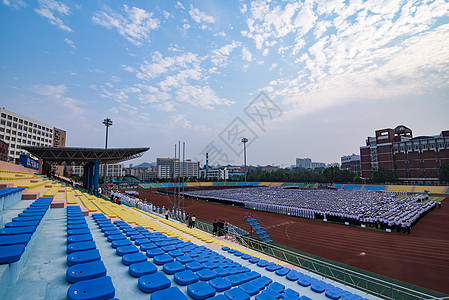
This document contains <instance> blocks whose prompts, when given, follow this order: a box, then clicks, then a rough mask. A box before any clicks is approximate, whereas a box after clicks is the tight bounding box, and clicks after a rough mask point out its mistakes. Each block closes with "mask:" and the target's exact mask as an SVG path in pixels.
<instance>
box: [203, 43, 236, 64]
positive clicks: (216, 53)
mask: <svg viewBox="0 0 449 300" xmlns="http://www.w3.org/2000/svg"><path fill="white" fill-rule="evenodd" d="M241 45H242V43H240V42H236V41H232V43H231V44H226V45H224V46H222V47H220V48H218V49H214V50H212V52H211V54H210V55H209V56H210V58H211V61H212V63H213V64H214V65H215V66H222V67H223V66H226V65H227V61H228V58H229V55H230V54H231V52H232V51H233V50H234V49H235V48H236V47H239V46H241Z"/></svg>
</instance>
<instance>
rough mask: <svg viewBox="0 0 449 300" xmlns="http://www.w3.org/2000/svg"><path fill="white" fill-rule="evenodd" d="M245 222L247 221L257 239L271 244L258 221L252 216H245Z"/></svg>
mask: <svg viewBox="0 0 449 300" xmlns="http://www.w3.org/2000/svg"><path fill="white" fill-rule="evenodd" d="M245 218H246V221H248V223H249V225H250V226H251V228H252V229H253V231H254V232H255V233H256V234H257V236H258V237H259V239H260V240H261V241H262V242H265V243H269V244H271V243H272V241H271V239H270V236H269V235H268V234H267V232H266V231H265V230H264V228H263V227H262V226H261V225H260V223H259V221H258V220H257V219H256V218H255V217H253V216H246V217H245Z"/></svg>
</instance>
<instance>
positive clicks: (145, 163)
mask: <svg viewBox="0 0 449 300" xmlns="http://www.w3.org/2000/svg"><path fill="white" fill-rule="evenodd" d="M155 166H156V163H155V162H152V163H148V162H144V163H141V164H140V165H137V166H133V168H151V167H155Z"/></svg>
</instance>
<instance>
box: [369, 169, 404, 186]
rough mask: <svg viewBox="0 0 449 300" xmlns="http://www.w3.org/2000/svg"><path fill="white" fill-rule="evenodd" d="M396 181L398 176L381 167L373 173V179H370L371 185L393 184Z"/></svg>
mask: <svg viewBox="0 0 449 300" xmlns="http://www.w3.org/2000/svg"><path fill="white" fill-rule="evenodd" d="M396 181H398V176H396V174H395V173H394V171H392V170H390V169H386V168H383V167H380V168H379V169H377V170H375V171H373V177H372V178H371V182H372V183H393V182H396Z"/></svg>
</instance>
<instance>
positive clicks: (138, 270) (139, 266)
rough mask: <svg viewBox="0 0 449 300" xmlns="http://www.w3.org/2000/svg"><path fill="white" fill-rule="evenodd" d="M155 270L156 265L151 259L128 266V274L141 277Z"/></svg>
mask: <svg viewBox="0 0 449 300" xmlns="http://www.w3.org/2000/svg"><path fill="white" fill-rule="evenodd" d="M156 272H157V267H156V266H155V265H154V264H153V263H152V262H151V261H144V262H140V263H135V264H132V265H130V266H129V274H130V275H132V276H134V277H141V276H144V275H150V274H153V273H156Z"/></svg>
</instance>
